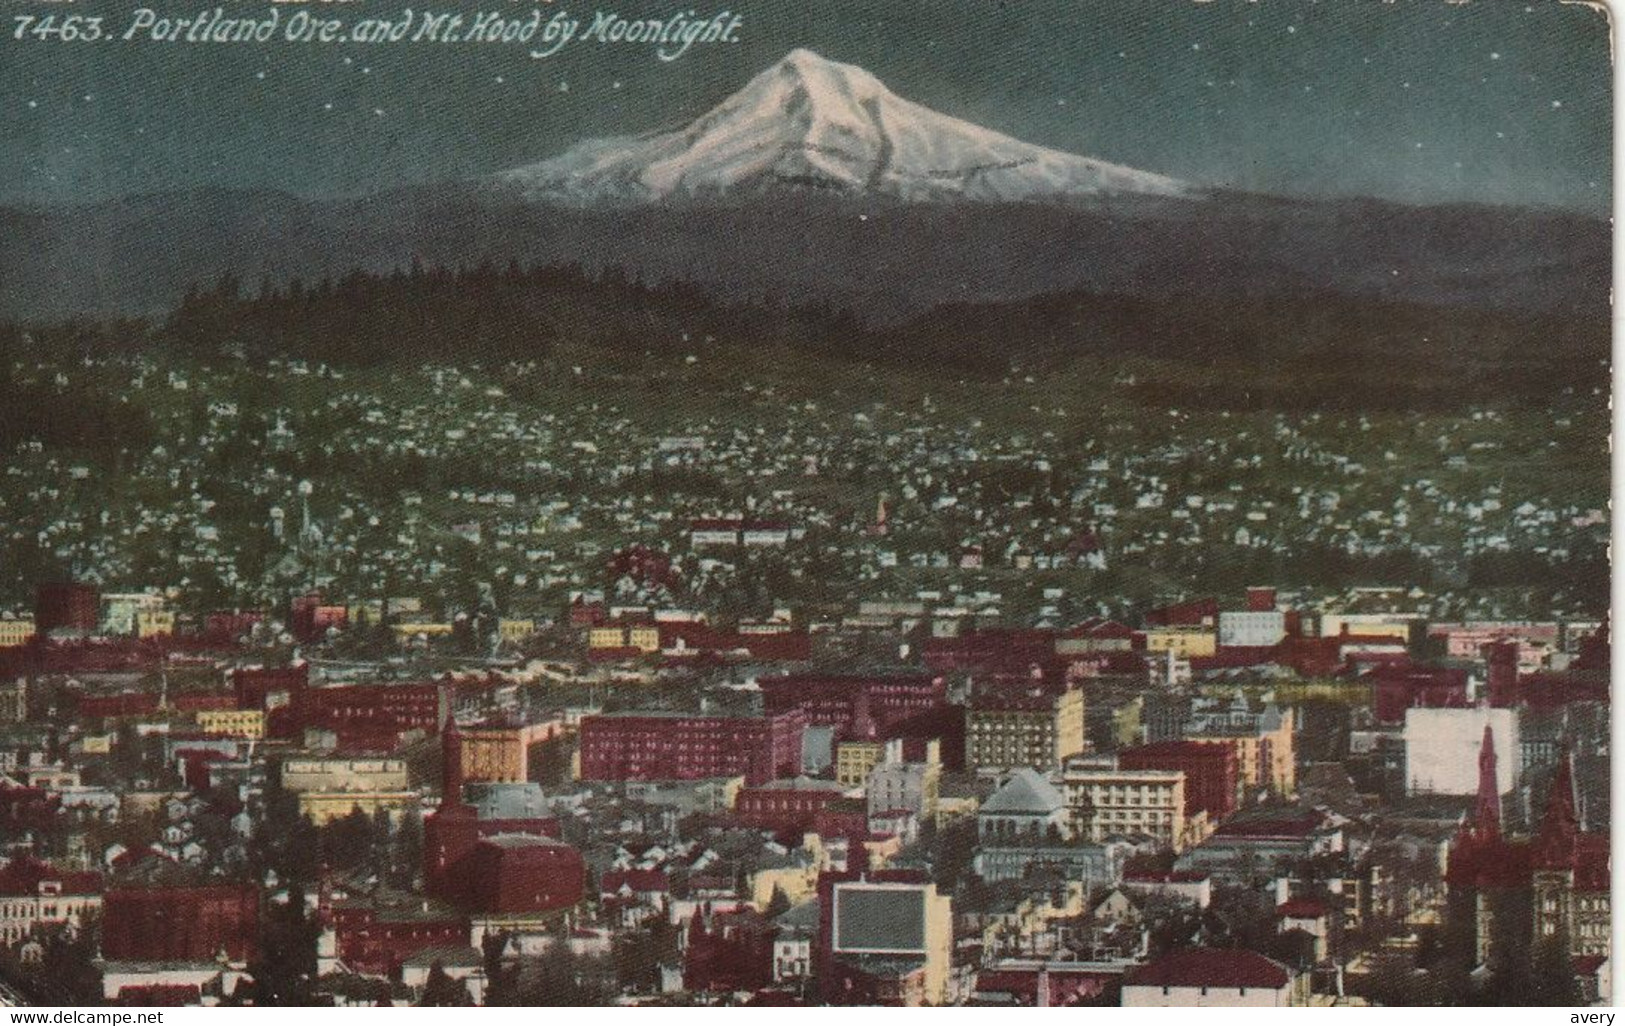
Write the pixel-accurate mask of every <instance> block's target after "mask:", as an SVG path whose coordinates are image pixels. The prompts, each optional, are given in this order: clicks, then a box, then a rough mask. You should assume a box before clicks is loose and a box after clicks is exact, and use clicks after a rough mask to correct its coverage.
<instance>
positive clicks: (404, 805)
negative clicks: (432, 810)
mask: <svg viewBox="0 0 1625 1026" xmlns="http://www.w3.org/2000/svg"><path fill="white" fill-rule="evenodd" d="M419 800H420V799H419V796H418V793H417V792H416V791H303V792H301V793H300V795H299V814H300V815H301V816H304V817H305V818H306V819H308V820H310V821H311V822H312V823H314V824H315V825H317V826H321V825H323V824H325V823H331V822H333V821H334V820H336V819H343V818H344V817H346V816H349V815H351V814H352V813H355V812H358V811H359V812H361V813H363V814H365V815H367V816H377V815H378V814H379V813H380V812H382V813H384V814H386V815H388V816H389V818H390V821H391V822H393V823H396V824H398V823H400V822H401V820H403V819H404V818H405V817H406V814H407V813H409V812H410V811H412V809H414V808H416V807H417V805H418V802H419Z"/></svg>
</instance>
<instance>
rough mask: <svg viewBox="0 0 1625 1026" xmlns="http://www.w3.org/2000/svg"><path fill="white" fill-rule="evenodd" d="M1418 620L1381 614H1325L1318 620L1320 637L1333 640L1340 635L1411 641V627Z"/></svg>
mask: <svg viewBox="0 0 1625 1026" xmlns="http://www.w3.org/2000/svg"><path fill="white" fill-rule="evenodd" d="M1417 620H1419V617H1417V616H1415V615H1407V616H1394V615H1391V614H1383V613H1326V614H1323V615H1322V616H1321V618H1320V636H1321V637H1323V638H1335V637H1337V636H1338V635H1340V634H1344V633H1348V634H1357V635H1361V636H1364V637H1368V638H1394V639H1396V640H1399V641H1404V642H1409V641H1410V640H1411V627H1412V625H1413V624H1414V623H1415V622H1416V621H1417Z"/></svg>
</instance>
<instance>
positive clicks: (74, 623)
mask: <svg viewBox="0 0 1625 1026" xmlns="http://www.w3.org/2000/svg"><path fill="white" fill-rule="evenodd" d="M100 622H101V597H100V595H99V594H98V593H97V591H96V589H95V588H94V587H92V586H91V585H88V584H73V583H54V584H42V585H40V586H39V588H38V589H36V591H35V593H34V629H35V630H37V631H39V633H41V634H49V633H50V632H52V631H68V632H76V633H84V634H94V633H95V632H96V628H97V626H98V625H99V624H100Z"/></svg>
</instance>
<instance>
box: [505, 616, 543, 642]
mask: <svg viewBox="0 0 1625 1026" xmlns="http://www.w3.org/2000/svg"><path fill="white" fill-rule="evenodd" d="M535 633H536V621H535V620H498V621H497V636H498V637H500V638H501V639H502V640H503V641H504V642H506V643H508V644H510V645H517V644H518V643H519V642H521V641H524V640H525V639H526V638H528V637H530V636H531V635H532V634H535Z"/></svg>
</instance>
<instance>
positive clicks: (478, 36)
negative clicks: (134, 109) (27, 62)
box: [13, 7, 744, 61]
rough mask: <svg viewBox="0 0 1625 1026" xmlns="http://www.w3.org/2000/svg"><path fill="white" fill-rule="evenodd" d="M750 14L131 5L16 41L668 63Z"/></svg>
mask: <svg viewBox="0 0 1625 1026" xmlns="http://www.w3.org/2000/svg"><path fill="white" fill-rule="evenodd" d="M743 25H744V17H743V16H742V15H739V14H735V13H733V12H731V11H726V10H724V11H718V12H715V13H700V12H697V11H694V10H689V11H684V12H680V13H678V14H673V15H670V16H668V17H665V18H628V17H625V16H623V15H621V14H619V13H617V12H614V11H593V12H592V13H591V14H588V15H583V16H576V15H572V14H571V13H570V12H569V11H556V12H553V13H551V14H547V15H545V16H544V13H543V11H542V9H541V8H534V9H532V10H531V11H530V12H529V13H526V14H512V13H509V12H507V11H503V10H487V11H455V10H439V9H432V8H430V9H415V8H411V7H408V8H405V9H403V10H402V11H401V12H400V13H399V14H397V15H393V16H390V17H382V18H363V19H359V20H354V19H349V18H346V17H345V16H343V15H333V14H330V13H326V12H323V13H321V14H313V13H311V12H309V11H303V10H301V11H295V12H294V13H293V14H291V15H287V16H284V15H283V13H282V11H281V10H280V9H279V8H276V7H270V8H267V9H266V10H265V12H264V14H263V15H260V16H253V17H228V16H227V13H226V9H225V8H224V7H213V8H209V9H206V10H203V11H199V12H197V13H196V14H193V15H191V16H189V17H177V16H173V15H169V14H163V13H160V12H159V11H157V10H155V9H154V8H151V7H140V8H137V9H136V10H135V11H133V12H131V14H130V17H129V20H128V21H127V22H126V23H125V24H124V25H123V26H122V28H117V27H111V26H109V25H108V23H107V19H105V18H104V17H100V16H88V17H86V16H68V17H67V18H64V19H62V20H61V21H60V22H57V21H56V20H54V19H52V18H51V17H50V16H47V17H45V18H40V17H36V16H32V15H19V16H18V17H17V19H16V20H15V23H14V25H13V37H14V38H15V39H16V40H18V41H25V40H33V41H38V42H52V41H55V42H70V43H71V42H96V41H98V40H102V39H112V40H116V41H120V42H148V43H186V44H205V43H216V44H220V43H250V44H256V43H257V44H270V43H314V44H329V45H332V44H347V43H348V44H368V45H377V44H390V43H396V44H420V45H421V44H439V45H457V44H465V43H486V44H507V45H517V46H525V47H528V48H529V51H528V52H529V54H530V56H531V57H532V58H535V59H538V60H540V59H542V58H546V57H552V56H554V55H555V54H558V53H559V52H561V51H562V50H564V48H565V47H567V46H571V45H574V44H581V43H597V44H606V45H618V44H627V45H634V46H645V47H649V48H651V49H652V50H653V52H654V55H655V56H656V57H657V58H659V59H660V60H662V61H674V60H677V59H678V58H679V57H682V56H684V55H685V54H687V53H689V52H690V50H691V49H692V48H693V47H694V46H696V45H701V46H703V45H707V44H713V43H736V42H739V41H740V38H741V36H740V31H741V29H742V27H743Z"/></svg>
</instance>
